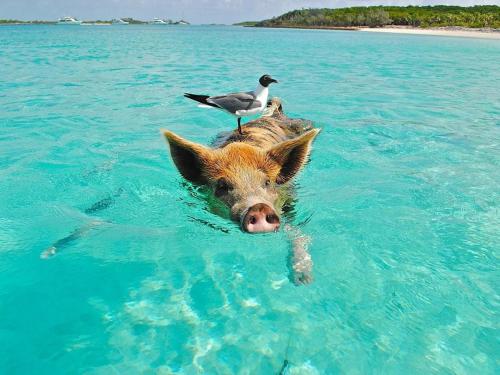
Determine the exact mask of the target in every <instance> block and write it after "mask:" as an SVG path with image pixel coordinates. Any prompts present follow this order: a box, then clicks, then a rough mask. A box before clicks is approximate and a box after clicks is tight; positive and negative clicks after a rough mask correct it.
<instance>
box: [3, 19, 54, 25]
mask: <svg viewBox="0 0 500 375" xmlns="http://www.w3.org/2000/svg"><path fill="white" fill-rule="evenodd" d="M53 23H55V22H54V21H38V20H34V21H20V20H2V19H0V25H9V24H15V25H17V24H23V25H24V24H26V25H51V24H53Z"/></svg>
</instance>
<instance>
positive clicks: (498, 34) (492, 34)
mask: <svg viewBox="0 0 500 375" xmlns="http://www.w3.org/2000/svg"><path fill="white" fill-rule="evenodd" d="M358 30H359V31H367V32H371V33H397V34H418V35H440V36H458V37H466V38H482V39H500V31H495V30H491V31H489V30H473V29H461V28H440V29H420V28H413V27H382V28H368V27H362V28H359V29H358Z"/></svg>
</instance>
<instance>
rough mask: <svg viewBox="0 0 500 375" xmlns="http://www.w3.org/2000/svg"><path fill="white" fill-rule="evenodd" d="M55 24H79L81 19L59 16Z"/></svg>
mask: <svg viewBox="0 0 500 375" xmlns="http://www.w3.org/2000/svg"><path fill="white" fill-rule="evenodd" d="M57 24H58V25H81V24H82V21H80V20H77V19H76V18H75V17H69V16H67V17H63V18H59V20H58V21H57Z"/></svg>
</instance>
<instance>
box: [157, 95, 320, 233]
mask: <svg viewBox="0 0 500 375" xmlns="http://www.w3.org/2000/svg"><path fill="white" fill-rule="evenodd" d="M266 113H267V114H268V115H267V116H266V115H264V116H263V117H261V118H259V119H257V120H254V121H251V122H249V123H247V124H246V125H244V126H243V127H242V134H239V133H238V132H237V131H236V130H235V131H233V132H230V133H229V134H225V135H222V136H220V137H219V139H218V140H217V141H216V143H215V144H214V147H213V148H210V147H206V146H203V145H201V144H197V143H194V142H191V141H188V140H186V139H184V138H182V137H180V136H179V135H177V134H175V133H173V132H171V131H169V130H163V134H164V135H165V137H166V139H167V141H168V144H169V146H170V154H171V156H172V159H173V161H174V163H175V166H176V167H177V169H178V170H179V172H180V173H181V175H182V176H183V177H184V178H185V179H186V180H188V181H190V182H192V183H193V184H196V185H205V186H206V187H207V188H209V189H210V191H211V192H212V193H213V196H214V197H215V198H216V199H218V200H219V201H220V202H222V203H223V204H224V205H225V206H227V208H228V209H229V212H230V216H231V218H232V219H233V220H234V221H236V222H237V223H238V224H239V225H240V227H241V229H242V230H243V231H245V232H249V233H258V232H272V231H277V230H278V229H279V228H280V226H281V214H282V208H283V204H284V203H285V202H286V201H287V199H288V200H289V199H290V189H289V188H288V187H289V183H290V181H291V180H292V178H293V177H295V176H296V174H297V173H298V172H299V171H300V169H301V168H302V167H303V166H304V164H305V163H306V161H307V159H308V156H309V152H310V150H311V144H312V142H313V140H314V138H315V137H316V136H317V135H318V133H319V131H320V130H319V129H313V128H312V126H311V124H310V122H307V121H304V120H292V119H289V118H288V117H286V116H285V115H284V114H283V112H282V108H281V104H280V102H279V99H273V100H272V101H271V102H270V103H269V106H268V108H267V111H266ZM295 240H297V238H296V239H295ZM295 242H296V241H295ZM299 242H300V241H299ZM302 242H303V241H302Z"/></svg>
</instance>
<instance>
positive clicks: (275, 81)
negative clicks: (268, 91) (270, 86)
mask: <svg viewBox="0 0 500 375" xmlns="http://www.w3.org/2000/svg"><path fill="white" fill-rule="evenodd" d="M271 82H274V83H279V82H278V81H277V80H275V79H274V78H272V79H271Z"/></svg>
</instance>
